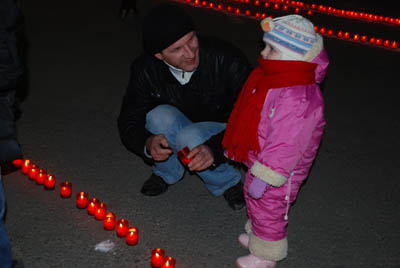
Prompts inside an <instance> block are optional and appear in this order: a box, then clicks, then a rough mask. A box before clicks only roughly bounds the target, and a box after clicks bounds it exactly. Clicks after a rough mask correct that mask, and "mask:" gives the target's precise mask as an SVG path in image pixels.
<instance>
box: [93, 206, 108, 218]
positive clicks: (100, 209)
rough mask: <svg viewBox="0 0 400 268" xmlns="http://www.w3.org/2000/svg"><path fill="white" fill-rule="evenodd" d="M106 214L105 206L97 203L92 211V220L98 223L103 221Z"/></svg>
mask: <svg viewBox="0 0 400 268" xmlns="http://www.w3.org/2000/svg"><path fill="white" fill-rule="evenodd" d="M106 214H107V205H106V204H104V203H102V202H101V203H99V205H98V206H97V208H96V210H95V211H94V218H95V219H96V220H98V221H102V220H104V218H105V217H106Z"/></svg>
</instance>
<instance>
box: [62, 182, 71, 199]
mask: <svg viewBox="0 0 400 268" xmlns="http://www.w3.org/2000/svg"><path fill="white" fill-rule="evenodd" d="M60 195H61V197H62V198H70V197H71V195H72V183H70V182H69V181H64V182H62V183H60Z"/></svg>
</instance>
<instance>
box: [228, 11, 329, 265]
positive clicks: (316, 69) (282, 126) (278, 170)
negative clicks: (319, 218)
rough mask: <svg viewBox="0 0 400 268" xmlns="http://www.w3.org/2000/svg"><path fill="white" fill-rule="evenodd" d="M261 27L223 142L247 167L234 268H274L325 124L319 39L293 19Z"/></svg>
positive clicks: (272, 21) (325, 60)
mask: <svg viewBox="0 0 400 268" xmlns="http://www.w3.org/2000/svg"><path fill="white" fill-rule="evenodd" d="M261 27H262V29H263V31H264V32H265V33H264V37H263V41H264V42H265V49H264V50H262V51H261V57H260V58H259V66H258V67H257V68H255V69H254V70H253V72H252V73H251V74H250V76H249V78H248V79H247V81H246V83H245V85H244V86H243V88H242V91H241V93H240V96H239V98H238V100H237V101H236V103H235V107H234V110H233V112H232V114H231V116H230V118H229V121H228V124H227V127H226V132H225V136H224V140H223V142H222V144H223V147H224V148H225V150H226V151H225V154H227V156H228V158H230V159H232V160H234V161H237V162H242V163H244V164H245V165H246V166H247V167H248V172H247V174H246V179H245V185H244V194H245V198H246V206H247V214H248V216H249V220H248V222H247V223H246V225H245V230H246V232H247V233H246V234H241V235H240V236H239V243H240V244H241V245H242V246H244V247H246V248H248V249H249V250H250V255H247V256H243V257H240V258H238V259H237V261H236V265H237V267H240V268H250V267H251V268H267V267H275V266H276V262H277V261H279V260H282V259H284V258H285V257H286V255H287V247H288V245H287V238H286V226H287V224H288V212H289V207H290V203H292V202H293V201H294V200H295V199H296V196H297V193H298V191H299V188H300V185H301V184H302V182H303V181H304V180H305V178H306V177H307V175H308V172H309V169H310V167H311V165H312V162H313V160H314V158H315V156H316V153H317V149H318V146H319V143H320V140H321V136H322V133H323V127H324V125H325V120H324V115H323V112H324V102H323V99H322V96H321V92H320V89H319V87H318V85H317V83H321V81H322V80H323V78H324V77H325V73H326V69H327V66H328V63H329V61H328V57H327V54H326V52H325V50H324V49H323V41H322V37H321V36H320V35H319V34H317V33H315V31H314V26H313V24H312V23H311V22H310V21H308V20H307V19H305V18H303V17H302V16H299V15H289V16H283V17H279V18H276V19H270V18H267V19H265V20H263V21H262V22H261Z"/></svg>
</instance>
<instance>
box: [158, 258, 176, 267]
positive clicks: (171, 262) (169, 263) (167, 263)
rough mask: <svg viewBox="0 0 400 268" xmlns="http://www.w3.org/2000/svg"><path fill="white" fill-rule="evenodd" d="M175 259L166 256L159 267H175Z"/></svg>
mask: <svg viewBox="0 0 400 268" xmlns="http://www.w3.org/2000/svg"><path fill="white" fill-rule="evenodd" d="M175 263H176V261H175V259H174V258H172V257H166V258H165V261H164V263H163V265H162V266H161V268H175Z"/></svg>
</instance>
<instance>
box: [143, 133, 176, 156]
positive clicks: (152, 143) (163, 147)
mask: <svg viewBox="0 0 400 268" xmlns="http://www.w3.org/2000/svg"><path fill="white" fill-rule="evenodd" d="M146 148H147V150H148V151H149V153H150V154H151V156H152V157H153V159H154V160H155V161H164V160H167V159H168V157H169V156H170V154H172V149H171V148H170V147H169V144H168V140H167V139H166V138H165V136H164V134H158V135H153V136H150V137H149V138H148V139H147V140H146Z"/></svg>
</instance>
